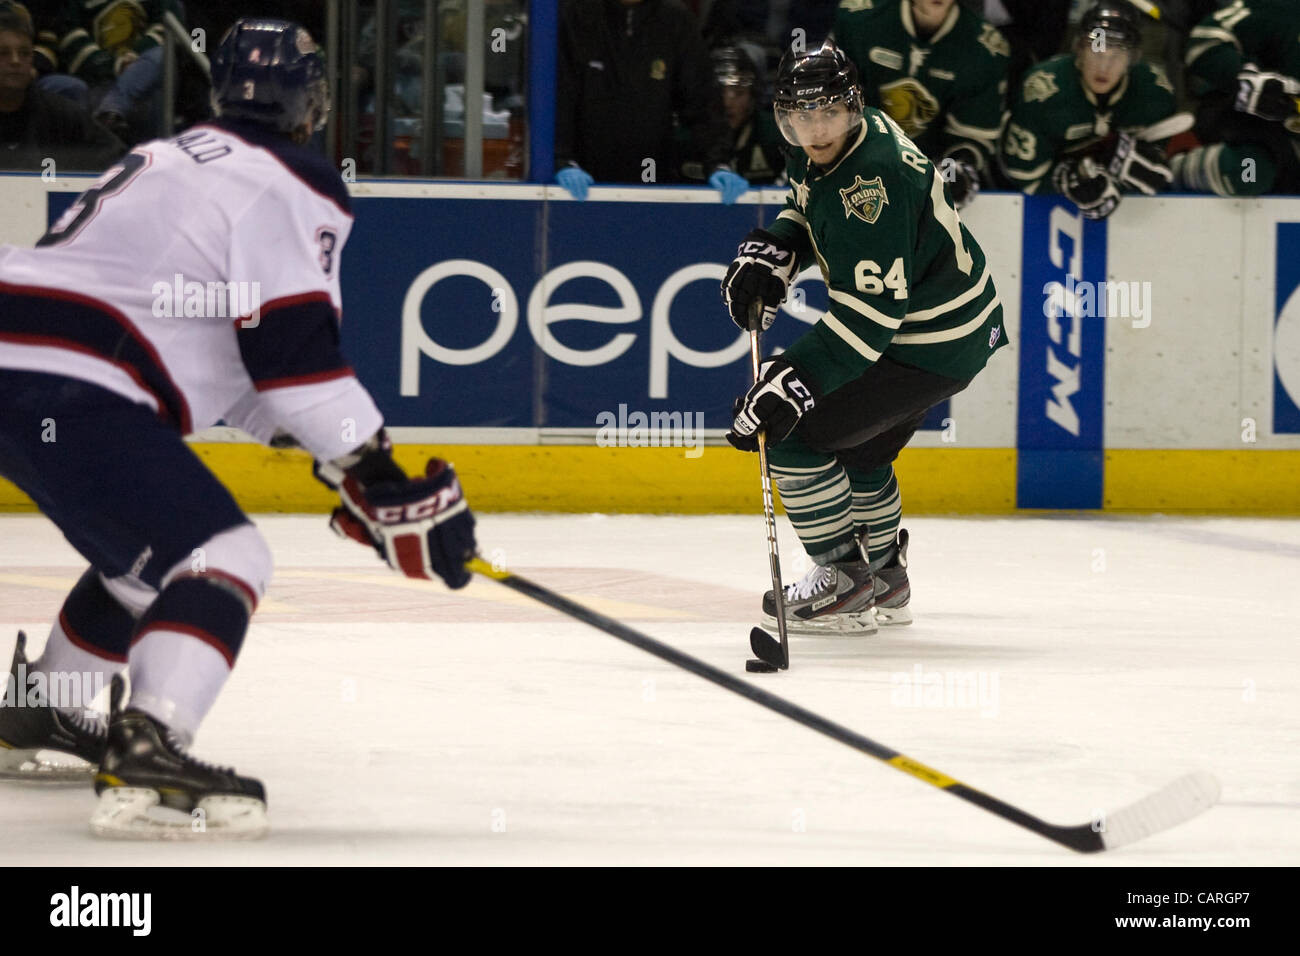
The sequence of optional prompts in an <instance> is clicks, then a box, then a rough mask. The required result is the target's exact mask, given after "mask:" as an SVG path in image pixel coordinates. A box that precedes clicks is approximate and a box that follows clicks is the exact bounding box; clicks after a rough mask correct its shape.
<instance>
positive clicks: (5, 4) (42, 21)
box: [0, 0, 90, 110]
mask: <svg viewBox="0 0 1300 956" xmlns="http://www.w3.org/2000/svg"><path fill="white" fill-rule="evenodd" d="M6 11H9V12H14V13H16V14H18V16H19V17H21V18H22V19H23V20H25V21H26V22H27V23H28V24H29V25H30V27H31V30H32V34H33V36H35V38H36V48H35V57H34V60H33V65H34V67H35V69H36V75H37V80H36V85H37V86H39V87H40V88H41V89H43V90H45V91H46V92H49V93H58V94H59V95H61V96H65V97H67V98H68V99H70V100H72V102H74V103H76V104H77V106H78V107H79V108H80V109H82V110H89V109H90V93H89V87H87V86H86V84H85V83H83V82H82V81H81V80H79V79H77V78H76V77H75V76H68V75H67V74H66V73H59V72H58V64H59V57H58V54H57V53H55V50H56V49H57V48H58V45H59V44H58V41H57V40H56V39H55V36H54V31H53V29H52V27H51V22H50V16H51V15H50V13H49V12H48V10H47V9H46V8H45V7H43V6H37V7H36V16H35V17H33V16H32V15H31V12H30V11H29V9H28V8H27V6H26V5H25V4H22V3H18V2H17V0H0V12H6Z"/></svg>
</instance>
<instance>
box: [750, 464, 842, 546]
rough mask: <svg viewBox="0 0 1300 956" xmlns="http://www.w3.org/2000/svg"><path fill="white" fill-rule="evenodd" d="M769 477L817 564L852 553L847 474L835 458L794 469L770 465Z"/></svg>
mask: <svg viewBox="0 0 1300 956" xmlns="http://www.w3.org/2000/svg"><path fill="white" fill-rule="evenodd" d="M771 470H772V478H773V479H774V480H775V481H776V486H777V487H778V488H779V489H780V490H781V503H782V504H784V505H785V513H786V514H787V515H788V516H789V518H790V523H791V524H792V525H794V530H795V533H796V534H798V535H799V540H800V541H801V542H803V546H804V550H805V551H807V552H808V557H810V558H811V559H812V560H813V561H814V562H816V563H817V564H822V565H826V564H830V563H831V562H833V561H841V560H843V559H844V558H847V557H849V556H851V555H852V554H853V553H854V552H855V551H856V549H857V545H856V544H854V541H853V516H852V512H851V508H852V495H851V493H850V488H849V478H848V475H846V474H845V473H844V468H843V466H841V465H840V463H839V462H838V461H835V460H833V459H832V460H831V461H829V462H827V463H826V464H825V465H820V466H814V467H808V468H796V467H785V466H777V465H772V466H771Z"/></svg>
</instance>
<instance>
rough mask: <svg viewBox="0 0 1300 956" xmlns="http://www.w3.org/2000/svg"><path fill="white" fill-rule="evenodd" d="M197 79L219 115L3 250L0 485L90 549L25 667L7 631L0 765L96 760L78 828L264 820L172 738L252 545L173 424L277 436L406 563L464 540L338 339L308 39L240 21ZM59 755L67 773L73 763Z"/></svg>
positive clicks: (255, 824) (150, 831) (467, 547)
mask: <svg viewBox="0 0 1300 956" xmlns="http://www.w3.org/2000/svg"><path fill="white" fill-rule="evenodd" d="M213 90H214V92H213V99H214V105H215V106H216V107H217V109H218V113H219V116H218V118H217V119H216V120H215V121H213V122H212V123H210V124H207V125H204V126H200V127H196V128H195V129H192V130H190V131H189V132H187V133H185V134H184V135H181V136H177V137H175V138H173V139H169V140H158V141H154V142H150V143H146V144H144V145H142V146H140V147H137V148H136V149H135V150H133V151H132V152H131V153H130V154H128V155H127V156H126V157H125V158H124V159H123V160H122V161H121V162H120V163H118V164H117V165H116V166H114V167H113V168H112V169H110V170H108V171H107V172H106V173H105V174H104V175H103V176H102V177H101V178H100V179H99V180H98V181H97V182H96V183H95V184H94V185H93V186H92V187H91V188H90V189H88V190H87V191H86V192H85V193H84V194H82V196H81V197H80V198H79V199H78V200H77V201H76V202H75V203H74V204H73V205H72V207H71V208H69V209H68V211H67V212H66V213H65V214H64V215H63V216H62V217H61V218H60V219H59V220H58V221H57V222H56V223H55V224H54V226H53V227H52V228H51V229H50V231H49V232H48V233H47V234H46V235H45V237H44V238H42V239H41V240H40V242H39V243H38V244H37V248H35V249H19V248H13V247H0V475H3V476H4V477H6V478H8V479H10V480H11V481H13V482H14V483H15V484H16V485H18V487H19V488H21V489H22V490H23V491H25V492H26V493H27V494H28V495H29V496H30V497H31V498H32V499H33V500H34V501H35V502H36V504H37V505H38V506H39V507H40V509H41V511H42V512H44V513H45V515H46V516H47V517H49V518H50V519H51V520H53V521H54V522H55V523H56V524H57V525H58V526H59V528H60V529H61V530H62V531H63V533H64V535H65V536H66V537H67V539H68V541H69V542H71V543H72V545H73V546H75V547H76V548H77V550H78V551H80V552H81V554H82V555H83V556H84V557H85V558H86V559H87V560H88V561H89V562H90V565H91V566H90V568H89V569H88V570H87V571H86V573H85V574H84V575H83V576H82V578H81V579H80V581H79V582H78V583H77V585H76V586H75V587H74V588H73V590H72V592H71V594H69V596H68V598H67V600H66V602H65V603H64V606H63V609H62V611H61V612H60V614H59V617H58V620H57V622H56V623H55V624H54V626H53V628H52V630H51V633H50V636H49V640H48V641H47V643H46V645H45V649H44V651H43V653H42V654H41V656H40V658H39V659H37V660H34V661H31V662H28V661H27V660H26V655H25V648H24V639H23V637H22V635H20V636H19V642H18V646H17V649H16V651H15V653H14V662H13V666H12V668H11V680H14V681H16V682H17V683H18V688H17V689H18V694H16V695H9V697H12V699H13V700H14V701H15V703H13V704H5V705H3V706H0V775H3V776H9V777H19V778H23V779H29V780H30V779H37V780H39V779H47V780H48V779H58V778H67V777H69V776H71V777H73V778H74V779H75V778H77V776H78V774H79V777H80V779H81V780H83V781H89V780H90V779H91V776H92V773H93V779H94V785H95V790H96V792H97V793H98V794H99V795H100V802H99V805H98V807H97V809H96V811H95V815H94V817H93V818H92V821H91V826H92V830H94V831H95V832H96V833H99V834H101V835H107V836H155V835H161V836H166V837H180V838H185V837H191V836H206V837H209V838H211V837H215V836H222V835H225V836H232V837H248V836H256V835H260V834H261V833H263V832H265V830H266V826H267V824H266V798H265V792H264V790H263V787H262V785H261V783H260V782H259V781H257V780H254V779H252V778H250V777H244V776H240V775H238V774H237V773H235V771H234V770H233V769H229V768H221V767H214V766H210V765H208V764H206V763H203V762H201V761H198V760H196V759H194V758H193V757H191V756H190V755H189V753H188V751H187V748H188V746H189V745H190V743H191V742H192V740H193V737H194V734H195V733H196V731H197V730H198V728H199V725H200V723H201V721H202V720H203V718H204V715H205V714H206V713H207V712H208V710H209V709H210V708H211V706H212V704H213V703H214V701H215V700H216V698H217V695H218V694H219V692H220V690H221V688H222V685H223V684H224V683H225V680H226V678H227V676H228V675H229V673H230V670H231V667H232V666H233V665H234V662H235V659H236V657H237V656H238V654H239V650H240V646H241V644H242V642H243V639H244V635H245V633H246V631H247V629H248V623H249V618H250V616H251V615H252V613H253V612H254V610H255V609H256V606H257V602H258V600H259V598H261V597H262V595H263V593H264V591H265V590H266V586H267V583H268V581H269V579H270V576H271V555H270V552H269V550H268V548H267V546H266V544H265V542H264V541H263V539H262V537H261V535H260V534H259V533H258V531H257V529H256V528H255V527H254V526H253V525H252V524H251V523H250V522H249V520H248V519H247V517H245V516H244V514H243V513H242V512H241V511H240V509H239V507H238V506H237V505H236V503H235V501H234V499H233V498H232V497H231V496H230V494H229V493H228V492H227V491H226V489H225V488H224V487H223V486H222V485H221V484H220V482H218V481H217V479H216V478H215V477H214V476H213V475H212V474H211V472H209V471H208V470H207V468H206V467H204V465H203V464H202V463H201V462H200V461H199V459H198V458H197V457H196V456H195V455H194V454H193V453H192V452H191V451H190V450H189V449H188V448H187V447H186V445H185V444H184V442H183V441H182V436H183V435H185V434H188V433H190V432H192V431H196V430H198V429H201V428H204V427H207V426H209V425H211V424H213V423H214V422H216V421H217V420H219V419H224V420H225V421H227V422H228V423H230V424H233V425H237V426H239V427H241V428H243V429H244V430H245V431H247V432H249V433H250V434H252V435H253V436H254V437H256V438H258V439H261V440H263V441H270V440H271V439H272V438H273V437H276V436H280V435H283V436H291V438H292V440H293V441H294V442H296V443H297V444H298V445H300V446H302V447H303V448H306V449H307V450H308V451H310V452H311V453H312V455H313V456H314V457H315V459H316V474H317V476H318V477H319V478H321V479H322V480H323V481H325V482H326V483H327V484H329V485H330V486H331V487H334V488H336V489H337V490H338V493H339V495H340V498H341V502H340V507H339V508H337V509H336V510H335V512H334V515H333V517H332V521H331V524H332V526H333V527H334V529H335V530H336V531H338V532H339V533H342V534H345V535H347V536H349V537H352V538H355V539H356V540H358V541H360V542H363V543H365V544H366V545H368V546H371V547H373V548H374V549H375V550H376V551H377V552H378V553H379V555H380V556H381V557H382V558H383V559H385V560H386V561H387V562H388V563H389V564H390V565H392V566H393V567H394V568H396V569H399V570H401V571H402V572H404V573H405V574H407V575H409V576H412V577H422V578H432V577H434V576H435V575H437V576H440V577H441V578H443V579H444V580H445V581H446V583H447V584H448V585H449V586H451V587H453V588H456V587H461V586H463V585H464V584H465V583H467V581H468V580H469V575H468V573H467V572H466V570H465V567H464V562H465V560H466V559H467V558H468V557H469V556H470V555H472V553H473V550H474V531H473V528H474V519H473V517H472V515H471V513H470V511H469V508H468V506H467V504H466V502H465V500H464V497H463V496H462V494H461V490H460V486H459V483H458V482H457V480H456V476H455V474H454V473H453V472H452V469H451V468H450V467H449V466H448V465H447V464H446V463H445V462H442V461H440V460H437V459H435V460H433V461H431V462H429V465H428V467H427V469H426V471H425V474H424V475H422V476H420V477H418V478H408V477H407V476H406V475H405V473H403V472H402V470H401V469H400V468H398V467H397V465H396V464H395V463H394V462H393V459H392V457H391V454H390V445H389V443H388V441H387V438H386V436H385V434H384V431H383V428H382V426H383V420H382V416H381V415H380V412H379V410H378V409H377V408H376V406H375V403H374V401H373V400H372V399H371V397H370V395H369V393H368V392H367V391H366V390H365V388H364V387H363V386H362V385H361V384H360V382H358V381H357V379H356V378H355V376H354V375H353V373H352V371H351V369H350V368H349V367H348V365H347V363H346V361H345V360H344V358H343V356H342V355H341V354H340V351H339V325H338V323H339V321H340V305H341V296H340V288H339V256H340V255H341V253H342V251H343V246H344V243H345V242H346V240H347V237H348V231H349V229H350V227H351V225H352V215H351V213H350V210H349V200H348V195H347V191H346V189H345V187H344V185H343V183H342V180H341V178H340V177H339V174H338V173H337V171H335V170H334V169H333V168H332V167H331V166H330V165H329V164H328V163H327V162H326V160H325V159H324V158H323V157H321V156H319V155H317V154H314V153H312V152H311V151H309V150H307V149H306V148H304V146H303V144H304V143H305V142H306V140H307V138H308V137H309V136H310V135H311V133H312V132H313V131H314V130H316V129H319V128H321V126H322V125H323V123H324V120H325V116H326V113H327V111H328V109H329V102H328V87H327V86H326V83H325V74H324V66H323V63H322V59H321V57H320V54H319V53H318V52H317V49H316V45H315V43H314V42H313V41H312V39H311V37H310V36H309V35H308V34H307V32H306V31H305V30H303V29H301V28H300V27H298V26H296V25H294V24H290V23H287V22H284V21H277V20H251V19H244V20H240V21H239V22H238V23H236V24H235V26H234V27H232V28H231V30H230V32H229V33H228V34H227V35H226V37H225V38H224V39H223V40H222V43H221V46H220V49H219V50H218V51H217V54H216V56H215V59H214V67H213ZM191 283H197V284H198V287H201V288H204V289H208V290H211V289H215V288H217V287H218V285H220V286H224V289H225V290H226V292H227V293H228V294H227V295H226V296H225V298H226V302H225V303H224V304H225V305H229V304H230V303H231V302H232V301H236V302H238V303H239V308H238V309H237V310H236V311H235V313H234V314H233V315H232V314H230V313H229V312H227V311H226V309H224V308H221V307H220V304H218V303H216V302H214V301H212V299H205V301H204V302H203V303H201V304H202V306H203V307H202V308H200V307H197V306H198V303H195V307H191V301H190V297H188V296H187V297H186V300H185V303H184V307H183V308H181V309H179V310H178V309H177V308H175V307H174V303H172V302H171V298H170V297H169V296H167V295H160V291H159V290H160V289H161V288H163V287H172V286H173V285H176V286H182V287H185V288H193V287H194V286H192V285H191ZM250 290H251V294H250ZM250 299H251V300H255V301H249V300H250ZM214 312H215V313H216V314H213V313H214ZM196 313H197V314H196ZM123 672H127V673H128V674H129V677H130V702H129V705H127V703H126V701H125V700H124V697H125V686H124V683H123V681H122V678H121V674H122V673H123ZM64 673H77V674H85V673H91V674H94V675H98V676H99V677H100V679H104V678H108V679H110V680H111V681H112V687H113V689H112V695H111V696H112V709H111V713H110V715H109V719H108V721H107V724H106V725H105V724H104V723H103V722H102V721H99V722H96V721H95V720H93V719H90V718H88V717H87V716H86V715H85V712H84V711H81V710H72V709H70V708H69V707H68V702H66V701H60V700H58V699H55V695H53V694H50V693H48V692H47V693H45V694H44V695H43V696H42V695H36V698H33V695H32V694H31V693H27V694H24V691H30V690H31V688H33V687H37V686H41V687H46V688H53V687H56V686H59V683H58V681H57V677H58V675H60V674H64ZM37 675H39V677H38V676H37ZM6 699H9V698H8V697H7V698H6ZM51 752H53V756H51ZM59 755H66V756H70V757H71V758H73V759H74V760H75V758H80V759H81V760H82V761H84V762H85V763H84V764H83V765H82V766H81V768H80V769H78V768H77V767H75V766H74V767H73V768H72V769H69V765H68V761H67V760H66V759H63V758H62V757H60V756H59ZM158 804H161V805H162V808H170V809H171V810H172V811H175V810H179V811H182V812H183V813H186V814H194V815H195V818H199V817H200V816H201V819H202V820H203V826H201V827H197V826H192V825H191V823H192V821H191V819H189V818H187V817H179V818H178V815H177V814H175V813H170V814H169V813H167V812H166V810H165V809H158V808H157V805H158ZM198 811H202V812H201V815H200V814H199V813H198ZM169 817H170V819H168V818H169Z"/></svg>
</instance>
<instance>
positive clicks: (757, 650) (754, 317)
mask: <svg viewBox="0 0 1300 956" xmlns="http://www.w3.org/2000/svg"><path fill="white" fill-rule="evenodd" d="M762 312H763V303H762V301H761V300H755V301H754V304H753V306H751V307H750V326H751V328H750V330H749V361H750V364H751V365H752V366H753V370H754V381H755V383H757V382H758V366H759V331H758V329H757V328H756V326H757V325H758V324H759V322H760V321H761V318H760V316H761V315H762ZM755 438H757V439H758V471H759V475H760V478H761V480H762V485H763V520H764V521H766V522H767V561H768V565H769V567H770V568H771V570H772V600H773V601H774V602H775V604H776V633H777V635H778V636H779V637H780V638H781V642H780V644H778V643H777V642H776V641H774V640H772V635H770V634H768V633H767V631H765V630H763V629H762V628H761V627H756V628H753V629H752V630H751V631H750V632H749V649H750V650H751V651H753V652H754V656H755V657H757V658H758V659H759V660H761V661H764V662H765V663H768V664H771V665H772V666H773V667H779V668H780V669H781V670H786V669H788V668H789V666H790V641H789V638H788V637H787V636H786V625H785V590H784V588H783V587H782V586H781V552H780V550H779V549H778V548H777V544H776V504H775V503H774V502H773V500H772V473H771V472H770V471H768V470H767V434H766V432H765V431H764V430H763V429H761V428H760V429H759V430H758V434H757V435H756V436H755Z"/></svg>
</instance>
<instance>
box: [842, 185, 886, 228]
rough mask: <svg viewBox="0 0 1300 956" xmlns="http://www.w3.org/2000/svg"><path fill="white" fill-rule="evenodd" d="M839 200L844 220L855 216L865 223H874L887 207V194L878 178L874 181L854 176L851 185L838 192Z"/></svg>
mask: <svg viewBox="0 0 1300 956" xmlns="http://www.w3.org/2000/svg"><path fill="white" fill-rule="evenodd" d="M840 198H841V199H843V200H844V218H845V219H848V218H849V216H857V217H858V218H859V219H861V220H862V221H863V222H866V223H874V222H875V221H876V220H877V219H879V218H880V213H881V212H882V211H883V210H884V208H885V207H886V206H888V205H889V193H887V192H886V191H885V184H884V183H883V182H881V180H880V177H879V176H877V177H876V178H875V179H863V178H862V177H861V176H854V177H853V185H852V186H848V187H846V188H844V189H841V190H840Z"/></svg>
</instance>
